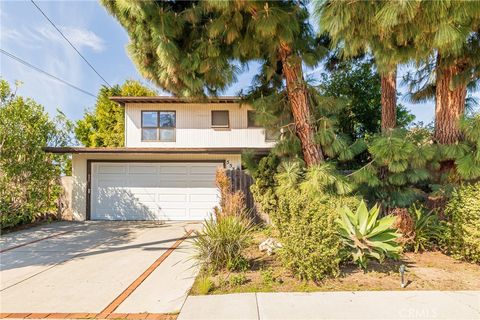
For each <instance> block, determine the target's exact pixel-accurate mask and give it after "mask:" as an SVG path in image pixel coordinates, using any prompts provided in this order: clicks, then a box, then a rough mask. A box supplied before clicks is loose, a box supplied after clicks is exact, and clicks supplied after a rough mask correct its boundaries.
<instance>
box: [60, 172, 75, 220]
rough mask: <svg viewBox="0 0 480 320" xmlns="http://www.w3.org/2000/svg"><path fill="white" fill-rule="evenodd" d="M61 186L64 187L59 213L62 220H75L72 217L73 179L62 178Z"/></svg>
mask: <svg viewBox="0 0 480 320" xmlns="http://www.w3.org/2000/svg"><path fill="white" fill-rule="evenodd" d="M60 184H61V186H62V194H61V195H60V201H59V207H58V213H59V217H60V219H62V220H73V215H72V190H73V177H72V176H63V177H61V178H60Z"/></svg>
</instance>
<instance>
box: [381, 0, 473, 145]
mask: <svg viewBox="0 0 480 320" xmlns="http://www.w3.org/2000/svg"><path fill="white" fill-rule="evenodd" d="M382 4H383V8H382V9H381V11H380V12H379V14H378V16H377V18H378V19H377V21H378V23H379V24H380V25H381V26H382V28H384V30H385V32H388V33H392V34H401V35H402V38H403V39H404V42H405V43H407V44H408V46H409V47H411V48H414V49H415V50H413V51H412V50H410V51H408V52H407V54H406V55H407V56H408V57H409V59H411V60H413V61H416V62H417V64H418V65H419V69H421V71H426V72H420V73H419V74H420V75H422V76H423V77H421V78H420V79H417V81H416V82H414V87H415V86H416V85H417V84H419V83H420V84H421V85H420V86H418V87H416V89H417V92H416V93H415V95H416V96H417V97H420V98H429V97H432V96H434V97H435V131H434V139H435V141H436V142H438V143H440V144H453V143H456V142H457V141H458V140H459V139H460V138H461V130H460V120H461V118H462V117H463V114H464V112H465V98H466V94H467V86H468V85H469V84H471V83H472V82H475V81H478V77H479V66H480V41H479V30H480V5H479V4H478V2H475V1H447V0H442V1H426V0H422V1H414V2H413V1H412V2H400V1H385V2H383V3H382ZM432 78H434V79H435V81H434V82H431V81H430V79H432Z"/></svg>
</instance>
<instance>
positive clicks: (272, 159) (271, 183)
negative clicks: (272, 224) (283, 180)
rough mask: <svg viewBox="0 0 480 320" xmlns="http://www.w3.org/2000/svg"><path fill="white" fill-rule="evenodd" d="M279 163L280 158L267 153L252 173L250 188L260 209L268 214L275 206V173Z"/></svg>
mask: <svg viewBox="0 0 480 320" xmlns="http://www.w3.org/2000/svg"><path fill="white" fill-rule="evenodd" d="M279 164H280V159H279V158H278V157H277V156H276V155H274V154H269V155H268V156H266V157H263V158H262V159H261V160H260V162H259V163H258V168H257V170H256V171H255V172H254V173H253V175H252V177H253V179H254V181H255V182H254V184H253V185H252V186H251V187H250V190H251V191H252V194H253V196H254V198H255V202H256V203H257V204H258V206H259V209H260V211H262V212H263V213H264V214H266V215H268V216H270V215H271V214H272V213H273V212H274V211H275V210H276V207H277V197H276V195H275V187H276V182H275V175H276V173H277V168H278V166H279Z"/></svg>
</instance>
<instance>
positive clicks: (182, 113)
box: [46, 97, 275, 220]
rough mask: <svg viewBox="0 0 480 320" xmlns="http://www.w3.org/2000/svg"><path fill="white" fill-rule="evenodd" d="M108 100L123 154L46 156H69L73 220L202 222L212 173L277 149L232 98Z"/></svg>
mask: <svg viewBox="0 0 480 320" xmlns="http://www.w3.org/2000/svg"><path fill="white" fill-rule="evenodd" d="M111 100H113V101H115V102H117V103H119V104H120V105H121V106H123V107H124V110H125V147H122V148H84V147H68V148H46V151H47V152H53V153H71V154H72V181H73V182H72V190H71V194H72V196H71V197H72V199H71V211H72V217H73V219H74V220H202V219H205V218H207V217H208V216H209V215H210V214H211V212H212V208H213V207H214V206H216V205H217V204H218V201H219V197H218V190H217V189H216V187H215V173H216V170H217V168H219V167H223V168H227V169H230V168H237V167H240V166H241V157H242V152H243V151H244V150H246V149H249V150H252V151H253V152H256V153H259V154H266V153H268V151H269V150H270V149H271V148H272V147H273V146H274V144H275V136H274V135H273V134H269V132H268V131H266V130H265V129H263V128H261V127H259V126H257V125H256V124H255V121H254V111H253V110H252V108H251V107H250V106H248V105H246V104H242V103H241V102H240V99H239V98H237V97H219V98H210V99H207V100H202V101H193V100H189V99H182V98H174V97H112V98H111Z"/></svg>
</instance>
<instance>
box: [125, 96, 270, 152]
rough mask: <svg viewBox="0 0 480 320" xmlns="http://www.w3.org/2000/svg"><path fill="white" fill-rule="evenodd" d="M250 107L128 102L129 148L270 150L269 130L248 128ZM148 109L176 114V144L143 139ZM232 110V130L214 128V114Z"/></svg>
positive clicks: (221, 104)
mask: <svg viewBox="0 0 480 320" xmlns="http://www.w3.org/2000/svg"><path fill="white" fill-rule="evenodd" d="M251 109H252V108H251V107H250V106H248V105H240V104H233V103H228V104H227V103H208V104H205V103H204V104H202V103H190V104H188V103H163V104H162V103H127V104H126V105H125V146H126V147H160V148H173V147H177V148H191V147H194V148H204V147H242V148H243V147H251V148H268V147H272V146H273V145H274V142H271V141H265V129H263V128H248V120H247V110H251ZM147 110H170V111H176V130H175V131H176V141H175V142H157V141H150V142H146V141H145V142H144V141H142V140H141V135H142V132H141V123H142V120H141V112H142V111H147ZM212 110H228V111H229V119H230V128H228V129H224V128H221V129H219V128H217V129H215V128H212V127H211V111H212Z"/></svg>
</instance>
